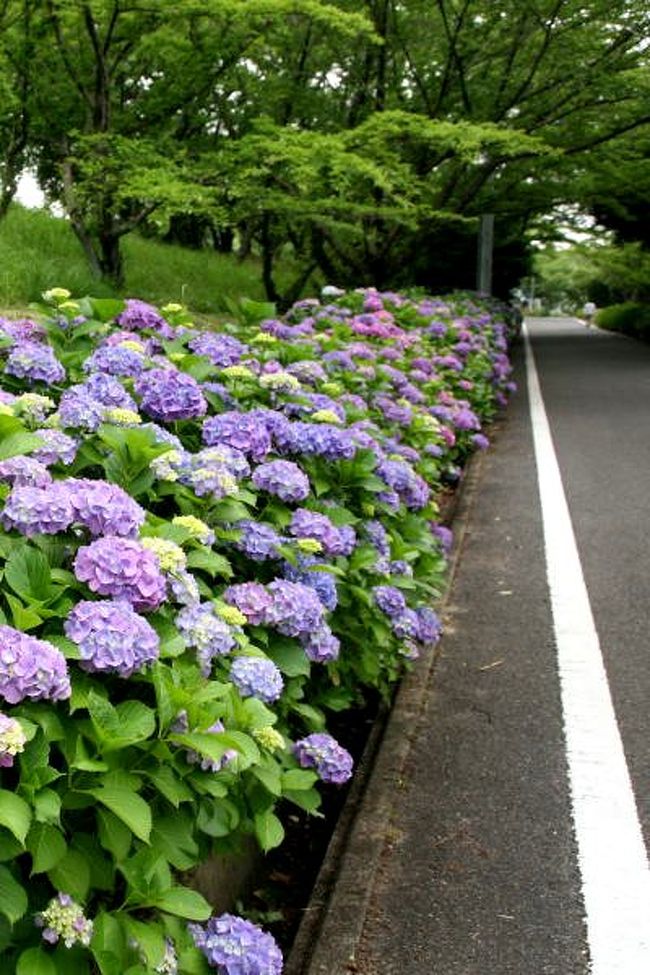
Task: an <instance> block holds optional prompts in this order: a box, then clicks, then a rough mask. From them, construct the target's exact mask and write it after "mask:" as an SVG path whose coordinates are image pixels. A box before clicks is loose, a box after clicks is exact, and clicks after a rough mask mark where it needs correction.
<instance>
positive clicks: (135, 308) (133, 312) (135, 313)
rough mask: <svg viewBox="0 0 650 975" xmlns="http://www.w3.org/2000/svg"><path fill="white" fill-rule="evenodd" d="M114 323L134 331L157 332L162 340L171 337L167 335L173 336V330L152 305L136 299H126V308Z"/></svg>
mask: <svg viewBox="0 0 650 975" xmlns="http://www.w3.org/2000/svg"><path fill="white" fill-rule="evenodd" d="M115 321H116V322H117V324H118V325H121V326H122V328H125V329H129V330H134V331H140V330H141V329H146V330H148V331H152V332H158V334H159V335H162V336H163V338H166V337H168V336H169V337H171V336H170V335H169V333H171V335H173V334H174V333H173V329H171V328H170V326H169V324H168V323H167V322H166V321H165V319H164V318H163V317H162V315H161V314H160V313H159V312H158V311H156V309H155V308H154V307H153V305H148V304H147V302H146V301H140V300H139V299H138V298H128V299H127V302H126V308H125V309H124V311H122V312H120V314H119V315H118V316H117V318H116V319H115Z"/></svg>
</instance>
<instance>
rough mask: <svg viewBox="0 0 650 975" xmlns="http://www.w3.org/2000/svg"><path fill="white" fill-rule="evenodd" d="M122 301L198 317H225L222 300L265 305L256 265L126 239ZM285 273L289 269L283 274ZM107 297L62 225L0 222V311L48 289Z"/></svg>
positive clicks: (41, 219)
mask: <svg viewBox="0 0 650 975" xmlns="http://www.w3.org/2000/svg"><path fill="white" fill-rule="evenodd" d="M124 258H125V269H126V285H125V288H124V290H123V292H122V296H124V297H129V296H130V297H138V298H142V299H144V300H146V301H151V302H154V303H162V304H164V303H165V302H168V301H182V302H183V304H185V305H187V306H188V307H189V308H192V309H194V310H195V311H198V312H205V313H212V314H218V313H219V312H224V311H227V305H226V301H225V299H226V298H227V297H229V298H231V299H237V298H239V297H241V296H246V297H248V298H253V299H255V300H263V299H264V289H263V287H262V282H261V274H260V265H259V262H258V261H256V260H247V261H244V262H241V263H240V262H239V261H238V260H237V259H236V258H235V257H233V256H231V255H226V254H217V253H215V252H214V251H209V250H205V251H192V250H188V249H187V248H184V247H178V246H174V245H171V244H161V243H158V242H156V241H151V240H145V239H143V238H140V237H136V236H135V235H132V236H130V237H127V238H126V239H125V240H124ZM286 270H287V271H289V270H290V269H286ZM53 287H59V288H68V290H70V291H71V292H72V293H73V294H75V295H81V294H93V295H96V296H98V297H105V296H110V295H113V294H115V292H114V291H113V290H112V289H111V288H110V287H109V286H108V285H106V284H104V283H102V282H98V281H97V280H96V279H95V278H93V276H92V275H91V273H90V271H89V269H88V266H87V263H86V260H85V258H84V254H83V251H82V249H81V245H80V244H79V242H78V241H77V239H76V237H75V236H74V234H73V232H72V230H71V229H70V226H69V225H68V224H67V223H66V221H65V220H61V219H57V218H55V217H52V216H50V215H49V214H48V213H46V212H45V211H43V210H26V209H24V208H23V207H20V206H17V205H14V206H13V207H12V208H11V210H10V212H9V214H8V215H7V217H6V219H5V220H4V221H3V222H2V223H0V307H1V308H4V309H8V308H15V309H24V308H25V307H26V306H27V305H28V304H29V303H30V302H31V301H37V300H38V299H39V298H40V296H41V294H42V292H43V291H45V290H46V289H47V288H53Z"/></svg>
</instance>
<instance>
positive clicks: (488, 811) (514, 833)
mask: <svg viewBox="0 0 650 975" xmlns="http://www.w3.org/2000/svg"><path fill="white" fill-rule="evenodd" d="M528 328H529V332H530V335H531V341H532V347H533V350H534V354H535V358H536V361H537V369H538V372H539V376H540V381H541V387H542V393H543V396H544V400H545V403H546V409H547V413H548V417H549V421H550V425H551V432H552V436H553V440H554V443H555V448H556V452H557V455H558V460H559V465H560V471H561V475H562V480H563V483H564V489H565V493H566V496H567V500H568V503H569V508H570V512H571V518H572V521H573V525H574V531H575V534H576V539H577V545H578V550H579V554H580V559H581V561H582V566H583V573H584V576H585V581H586V584H587V588H588V593H589V599H590V602H591V605H592V610H593V615H594V619H595V622H596V627H597V630H598V633H599V635H600V640H601V645H602V650H603V656H604V659H605V665H606V669H607V674H608V679H609V682H610V686H611V691H612V697H613V702H614V706H615V711H616V716H617V719H618V724H619V727H620V731H621V736H622V740H623V745H624V750H625V756H626V758H627V762H628V767H629V770H630V776H631V780H632V785H633V790H634V793H635V797H636V802H637V807H638V813H639V818H640V821H641V824H642V827H643V830H644V835H645V841H646V845H647V844H648V842H649V841H650V711H649V709H648V701H649V700H650V659H649V656H650V642H649V640H648V624H649V622H650V599H649V595H650V532H649V531H648V526H649V525H650V490H649V487H650V436H649V435H648V429H649V424H648V421H649V420H650V348H648V347H646V346H644V345H640V344H638V343H636V342H633V341H632V340H629V339H626V338H623V337H620V336H616V335H611V334H608V333H605V332H600V331H598V330H596V329H591V330H587V329H586V328H585V327H584V326H582V325H580V324H579V323H577V322H576V321H575V320H569V319H566V320H558V319H554V320H551V319H531V320H530V321H529V322H528ZM514 358H515V364H516V378H517V379H518V382H519V387H520V389H519V392H518V394H517V395H516V397H515V398H514V399H513V402H512V404H511V406H510V408H509V410H508V413H507V417H506V418H505V419H504V420H502V421H500V423H499V424H498V425H497V430H496V435H495V438H494V444H493V447H492V449H491V450H490V451H489V452H488V453H487V454H486V455H485V456H484V457H483V458H482V459H481V462H480V468H479V473H478V488H477V490H476V491H475V493H474V501H473V503H472V505H471V508H470V510H469V512H468V513H467V515H466V522H465V531H464V540H463V549H462V552H461V555H460V559H459V562H458V569H457V572H456V576H455V579H454V582H453V586H452V589H451V594H450V602H449V605H448V608H447V620H446V624H447V625H446V635H445V637H444V639H443V643H442V653H441V658H440V661H439V663H438V665H437V668H436V669H435V671H434V673H433V678H432V681H431V685H430V688H429V692H428V694H427V695H426V701H425V707H424V709H423V712H422V714H421V715H420V718H419V720H417V721H415V723H414V727H413V728H412V732H413V744H412V746H411V748H410V752H409V756H408V763H407V765H406V767H405V768H404V769H402V771H401V773H400V778H399V781H395V782H393V783H392V791H393V793H394V797H393V799H392V810H391V812H390V816H389V818H388V821H387V822H386V824H385V830H384V832H383V837H382V841H381V856H380V857H379V858H378V869H376V870H375V873H374V878H373V881H372V884H371V885H370V886H371V890H370V893H369V897H368V898H367V899H366V906H365V908H364V910H365V918H364V920H363V923H362V924H360V926H359V927H360V939H359V940H358V943H357V945H356V948H355V950H354V951H353V953H352V954H353V958H352V959H351V958H350V951H349V950H348V957H347V961H346V962H345V964H343V962H341V961H340V960H337V959H336V935H335V932H336V918H337V915H336V911H338V917H339V919H340V918H341V915H342V913H343V912H344V911H345V903H343V904H341V903H340V902H339V903H338V904H337V902H336V898H335V899H334V901H333V904H334V905H335V907H334V910H333V911H330V915H331V916H330V918H329V921H330V925H329V928H328V929H327V938H328V939H329V940H328V943H327V945H326V954H325V955H324V956H322V957H329V959H330V960H329V962H325V963H322V962H321V963H320V964H321V967H318V966H316V967H315V968H314V969H313V970H314V971H317V972H318V973H319V975H320V972H321V971H323V972H324V971H327V972H328V975H339V973H343V972H358V973H361V975H397V973H399V975H428V973H435V975H586V973H587V972H588V971H589V951H588V944H587V937H586V929H585V921H584V913H585V908H584V904H583V900H582V895H581V885H580V876H579V871H578V861H577V852H576V841H575V838H574V832H573V826H572V819H571V812H570V795H569V784H568V773H567V761H566V752H565V741H564V733H563V721H562V708H561V701H560V686H559V678H558V673H557V659H556V647H555V638H554V631H553V619H552V614H551V606H550V600H549V591H548V583H547V578H546V564H545V554H544V542H543V527H542V516H541V509H540V502H539V493H538V484H537V475H536V467H535V459H534V451H533V440H532V433H531V423H530V416H529V404H528V397H527V390H526V377H525V372H524V369H523V349H522V348H521V347H520V348H519V349H517V350H516V352H515V357H514ZM369 794H370V795H372V789H371V790H370V793H369ZM361 815H362V816H363V810H362V813H361ZM354 855H355V850H354V840H353V842H352V848H351V850H350V851H349V856H348V865H347V869H348V872H349V871H350V869H352V870H354ZM606 856H607V851H606V850H603V857H606ZM344 870H345V864H344ZM333 932H334V933H333ZM317 954H318V952H317ZM311 971H312V970H311V969H310V972H311ZM607 975H628V973H627V972H626V971H617V972H614V971H612V972H611V973H607ZM635 975H636V970H635Z"/></svg>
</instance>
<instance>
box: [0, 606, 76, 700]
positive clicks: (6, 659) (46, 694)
mask: <svg viewBox="0 0 650 975" xmlns="http://www.w3.org/2000/svg"><path fill="white" fill-rule="evenodd" d="M70 694H71V688H70V677H69V675H68V668H67V665H66V662H65V657H64V656H63V654H62V653H61V651H60V650H59V649H57V647H55V646H53V645H52V644H51V643H48V642H47V640H37V639H35V637H33V636H28V635H27V634H26V633H21V632H20V631H19V630H15V629H13V627H11V626H4V625H0V696H1V697H3V698H4V699H5V701H8V702H9V704H18V703H19V702H20V701H24V700H25V699H26V698H28V699H29V700H32V701H42V700H47V701H62V700H64V699H66V698H68V697H70Z"/></svg>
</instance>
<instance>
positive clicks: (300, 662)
mask: <svg viewBox="0 0 650 975" xmlns="http://www.w3.org/2000/svg"><path fill="white" fill-rule="evenodd" d="M267 653H268V655H269V657H270V658H271V660H272V661H273V662H274V663H275V664H277V666H278V667H279V668H280V670H281V671H282V673H283V674H286V676H287V677H300V676H302V675H304V676H308V675H309V673H310V670H311V666H310V663H309V660H308V659H307V656H306V655H305V651H304V650H303V648H302V647H301V646H300V645H299V644H298V643H297V641H295V640H289V639H285V640H283V639H281V638H280V637H274V639H273V640H272V641H271V643H270V644H269V648H268V650H267Z"/></svg>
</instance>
